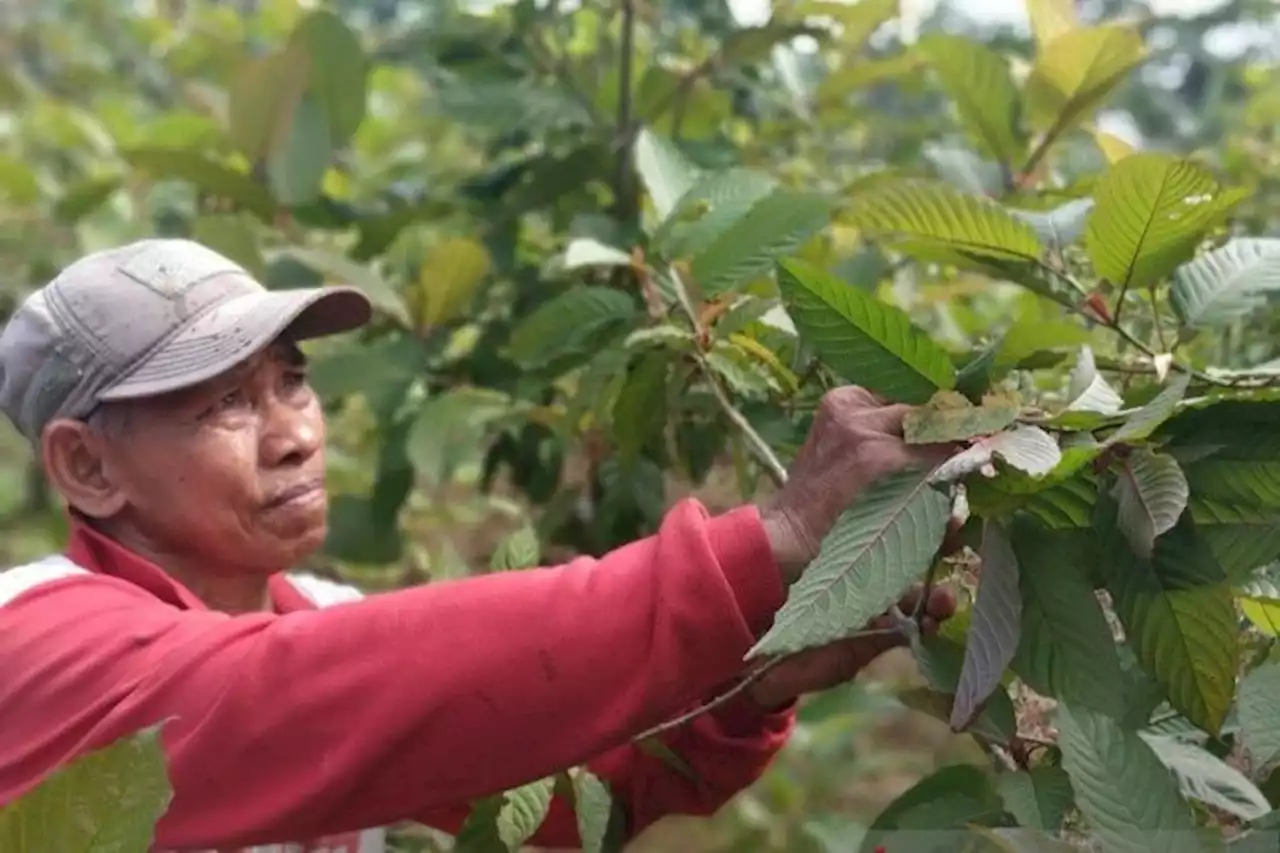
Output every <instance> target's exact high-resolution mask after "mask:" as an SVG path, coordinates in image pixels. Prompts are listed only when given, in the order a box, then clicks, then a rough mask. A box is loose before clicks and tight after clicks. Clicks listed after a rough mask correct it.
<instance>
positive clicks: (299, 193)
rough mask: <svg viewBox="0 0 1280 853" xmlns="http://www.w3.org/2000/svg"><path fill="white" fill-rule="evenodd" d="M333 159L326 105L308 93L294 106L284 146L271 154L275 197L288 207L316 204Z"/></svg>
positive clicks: (269, 171)
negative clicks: (314, 202) (315, 201)
mask: <svg viewBox="0 0 1280 853" xmlns="http://www.w3.org/2000/svg"><path fill="white" fill-rule="evenodd" d="M332 159H333V144H332V141H331V139H330V136H329V117H328V115H327V114H326V112H325V106H324V104H323V103H322V102H321V101H320V100H319V99H318V98H317V97H316V96H315V95H312V94H311V93H310V92H306V93H304V94H303V95H302V97H301V98H299V99H298V102H297V104H296V105H295V106H294V108H293V112H292V114H291V116H290V121H289V123H288V125H287V127H286V130H285V132H284V136H283V138H282V139H281V142H280V144H279V145H278V146H276V147H275V148H274V149H272V151H271V152H270V153H269V154H268V155H267V178H268V180H269V182H270V184H271V194H272V195H273V196H275V198H276V201H278V202H280V203H281V204H282V205H284V206H286V207H299V206H301V205H304V204H307V203H309V202H312V201H314V200H315V199H316V198H317V197H318V196H319V195H320V185H321V183H322V181H323V180H324V173H325V172H326V171H328V169H329V163H330V161H331V160H332Z"/></svg>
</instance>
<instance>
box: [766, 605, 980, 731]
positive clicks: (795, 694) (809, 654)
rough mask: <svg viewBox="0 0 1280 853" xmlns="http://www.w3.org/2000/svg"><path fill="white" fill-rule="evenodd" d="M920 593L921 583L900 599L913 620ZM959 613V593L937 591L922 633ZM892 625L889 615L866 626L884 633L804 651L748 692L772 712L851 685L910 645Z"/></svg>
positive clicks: (926, 612) (933, 630)
mask: <svg viewBox="0 0 1280 853" xmlns="http://www.w3.org/2000/svg"><path fill="white" fill-rule="evenodd" d="M920 592H921V588H920V587H919V586H918V585H917V586H916V587H914V588H913V589H912V590H911V591H909V592H908V593H907V594H906V595H904V596H903V597H902V600H901V601H900V602H899V604H898V609H899V610H901V611H902V612H903V613H904V614H906V615H907V616H908V617H910V615H911V614H912V613H913V612H914V611H915V609H916V605H917V603H918V602H919V601H920ZM955 612H956V597H955V593H953V592H952V591H951V590H949V589H946V588H944V587H934V588H933V589H932V590H931V591H930V595H929V601H928V602H927V604H926V605H925V608H924V611H923V612H922V613H921V616H922V617H923V618H922V619H921V620H920V622H921V625H920V627H921V631H922V633H925V634H934V633H937V630H938V626H939V624H940V623H942V622H943V621H944V620H946V619H950V618H951V617H952V616H953V615H954V614H955ZM893 626H894V620H893V617H891V616H889V615H887V614H886V615H884V616H880V617H878V618H876V619H875V620H873V621H872V622H871V624H870V625H868V626H867V628H868V629H869V630H877V631H884V633H882V634H874V635H868V636H863V637H850V638H849V639H847V640H840V641H837V642H835V643H832V644H831V645H828V646H822V647H820V648H816V649H809V650H807V651H803V652H800V653H799V654H796V655H794V656H793V657H791V658H789V659H787V660H785V661H783V662H781V663H779V664H778V665H777V666H775V667H774V668H773V669H771V670H769V671H768V672H767V673H765V674H764V675H763V676H761V677H760V680H759V681H757V682H756V683H755V684H753V685H751V687H749V688H748V695H749V696H750V697H751V698H752V700H753V701H754V702H755V703H756V704H757V705H758V706H760V708H761V709H763V710H766V711H769V710H776V709H778V708H783V707H785V706H787V705H789V704H790V703H791V702H794V701H795V700H796V699H798V698H799V697H800V696H801V695H802V694H805V693H812V692H814V691H817V690H826V689H827V688H830V687H835V686H836V685H838V684H843V683H845V682H846V681H851V680H852V679H853V678H854V677H856V676H857V675H858V673H859V672H861V671H862V670H863V668H864V667H866V666H867V664H869V663H871V662H872V661H873V660H875V659H876V658H878V657H879V656H880V655H882V654H884V653H885V652H886V651H888V650H889V649H892V648H895V647H898V646H902V645H905V644H906V642H907V640H906V637H905V636H904V635H903V634H902V633H901V632H898V631H889V630H887V629H891V628H893Z"/></svg>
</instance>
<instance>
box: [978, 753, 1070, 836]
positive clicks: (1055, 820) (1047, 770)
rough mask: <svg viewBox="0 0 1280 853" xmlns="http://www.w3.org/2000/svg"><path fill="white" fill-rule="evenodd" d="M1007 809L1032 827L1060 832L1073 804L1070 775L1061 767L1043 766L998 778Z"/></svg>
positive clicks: (1020, 822) (997, 781) (1024, 823)
mask: <svg viewBox="0 0 1280 853" xmlns="http://www.w3.org/2000/svg"><path fill="white" fill-rule="evenodd" d="M996 788H997V790H999V792H1000V797H1001V799H1003V800H1004V806H1005V810H1006V811H1008V812H1009V813H1010V814H1011V815H1013V816H1014V817H1015V818H1017V820H1018V823H1019V824H1020V825H1022V826H1025V827H1029V828H1031V829H1039V830H1043V831H1046V832H1057V831H1058V830H1060V829H1061V828H1062V821H1063V819H1064V818H1065V817H1066V815H1067V812H1068V810H1070V809H1071V807H1072V806H1073V805H1074V799H1075V794H1074V792H1072V790H1071V778H1070V777H1069V776H1067V772H1066V771H1065V770H1063V769H1062V768H1061V767H1053V766H1050V765H1044V766H1040V767H1033V768H1031V769H1030V770H1020V771H1017V772H1014V773H1001V774H1000V775H999V776H997V777H996Z"/></svg>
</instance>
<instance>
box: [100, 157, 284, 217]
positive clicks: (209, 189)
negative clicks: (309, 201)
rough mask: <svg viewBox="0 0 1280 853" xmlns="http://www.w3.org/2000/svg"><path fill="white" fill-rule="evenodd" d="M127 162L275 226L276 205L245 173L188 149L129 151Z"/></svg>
mask: <svg viewBox="0 0 1280 853" xmlns="http://www.w3.org/2000/svg"><path fill="white" fill-rule="evenodd" d="M121 155H122V156H123V157H124V159H125V162H127V163H128V164H129V165H130V166H133V167H134V168H135V169H137V170H138V171H140V172H145V173H147V174H150V175H151V176H152V177H154V178H158V179H174V180H180V181H186V182H188V183H190V184H191V185H193V186H194V187H196V188H197V189H199V190H201V191H202V192H205V193H208V194H209V195H212V196H216V197H218V198H224V199H229V200H231V201H234V202H236V203H237V204H240V205H243V206H244V207H245V208H247V209H248V210H250V211H252V212H253V214H254V215H255V216H257V217H258V218H259V219H261V220H263V221H264V222H268V223H270V222H272V220H273V217H274V216H275V211H276V203H275V201H274V200H273V199H272V198H271V194H270V193H269V192H267V190H266V188H265V187H263V186H261V185H260V184H258V183H257V182H256V181H255V180H254V179H253V178H252V177H250V176H249V175H248V174H246V173H245V172H241V171H239V170H237V169H234V168H232V167H231V166H227V165H224V164H222V163H219V162H217V161H216V160H213V159H211V158H210V157H209V156H208V155H205V154H202V153H201V152H199V151H194V150H190V149H185V148H129V149H125V150H124V151H122V152H121Z"/></svg>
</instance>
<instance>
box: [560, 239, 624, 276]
mask: <svg viewBox="0 0 1280 853" xmlns="http://www.w3.org/2000/svg"><path fill="white" fill-rule="evenodd" d="M563 263H564V268H565V269H566V270H576V269H582V268H583V267H625V266H629V265H630V264H631V256H630V255H628V254H627V253H626V252H624V251H622V250H621V249H618V248H615V247H613V246H607V245H605V244H604V243H601V242H600V241H599V240H596V239H593V238H591V237H578V238H575V239H573V240H570V241H569V245H568V246H566V247H565V250H564V261H563Z"/></svg>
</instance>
